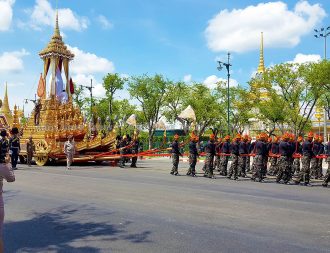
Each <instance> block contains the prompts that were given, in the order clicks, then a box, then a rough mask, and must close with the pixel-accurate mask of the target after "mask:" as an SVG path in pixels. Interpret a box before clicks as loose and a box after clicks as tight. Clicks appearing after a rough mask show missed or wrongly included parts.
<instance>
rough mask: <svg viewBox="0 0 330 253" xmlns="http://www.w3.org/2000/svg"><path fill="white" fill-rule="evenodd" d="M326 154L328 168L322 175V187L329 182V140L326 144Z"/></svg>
mask: <svg viewBox="0 0 330 253" xmlns="http://www.w3.org/2000/svg"><path fill="white" fill-rule="evenodd" d="M326 156H327V163H328V170H327V173H326V175H325V176H324V181H323V183H322V186H323V187H327V186H328V183H329V182H330V141H329V142H328V145H327V146H326Z"/></svg>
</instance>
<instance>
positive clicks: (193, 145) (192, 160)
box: [187, 134, 198, 177]
mask: <svg viewBox="0 0 330 253" xmlns="http://www.w3.org/2000/svg"><path fill="white" fill-rule="evenodd" d="M197 142H198V136H195V135H194V134H192V135H191V138H190V143H189V169H188V172H187V176H192V177H195V176H196V169H195V167H196V163H197V156H198V152H197Z"/></svg>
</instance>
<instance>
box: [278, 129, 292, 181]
mask: <svg viewBox="0 0 330 253" xmlns="http://www.w3.org/2000/svg"><path fill="white" fill-rule="evenodd" d="M289 140H290V135H289V134H288V133H285V134H284V135H283V137H282V141H281V142H280V145H279V153H280V155H281V157H280V158H279V161H278V168H279V170H278V173H277V177H276V182H277V183H279V182H280V181H281V180H283V182H284V183H285V184H287V183H288V182H289V181H290V180H291V176H292V175H291V166H290V155H291V149H292V146H291V144H290V142H289Z"/></svg>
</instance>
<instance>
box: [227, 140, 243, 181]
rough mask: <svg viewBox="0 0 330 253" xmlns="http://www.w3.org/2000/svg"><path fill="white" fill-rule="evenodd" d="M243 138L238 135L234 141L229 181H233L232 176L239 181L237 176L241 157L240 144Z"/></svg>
mask: <svg viewBox="0 0 330 253" xmlns="http://www.w3.org/2000/svg"><path fill="white" fill-rule="evenodd" d="M241 138H242V136H241V135H240V134H237V135H236V137H235V139H234V140H233V142H232V144H231V159H232V162H231V165H230V168H229V172H228V176H227V178H228V179H231V177H232V176H234V180H237V179H238V177H237V174H238V157H239V144H240V141H241Z"/></svg>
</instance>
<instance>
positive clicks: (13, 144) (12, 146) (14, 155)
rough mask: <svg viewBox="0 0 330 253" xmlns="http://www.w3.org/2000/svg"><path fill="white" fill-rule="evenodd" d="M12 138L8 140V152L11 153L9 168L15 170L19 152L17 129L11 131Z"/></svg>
mask: <svg viewBox="0 0 330 253" xmlns="http://www.w3.org/2000/svg"><path fill="white" fill-rule="evenodd" d="M11 134H12V137H11V138H10V139H9V150H10V151H9V152H10V153H11V166H12V168H13V170H16V169H17V168H16V166H17V160H18V155H19V152H20V150H21V145H20V140H19V137H18V128H17V127H13V128H12V130H11Z"/></svg>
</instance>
